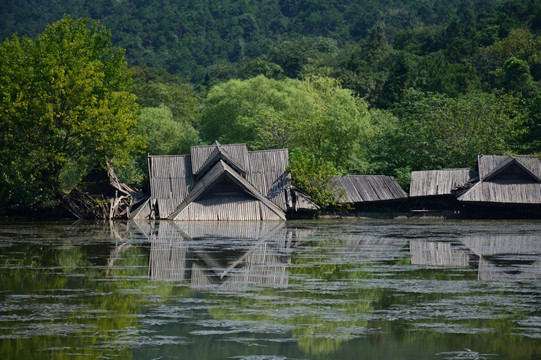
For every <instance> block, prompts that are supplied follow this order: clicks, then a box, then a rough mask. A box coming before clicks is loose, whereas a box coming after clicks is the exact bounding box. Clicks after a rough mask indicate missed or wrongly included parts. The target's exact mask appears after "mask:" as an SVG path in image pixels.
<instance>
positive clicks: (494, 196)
mask: <svg viewBox="0 0 541 360" xmlns="http://www.w3.org/2000/svg"><path fill="white" fill-rule="evenodd" d="M410 198H411V199H412V204H413V207H414V208H417V209H419V208H425V209H426V208H431V207H434V206H436V207H440V208H446V209H456V210H460V211H462V212H464V213H466V212H469V213H470V214H473V215H475V216H477V215H483V214H482V213H488V212H492V211H496V212H502V211H506V212H508V215H517V216H522V215H526V214H527V213H531V214H538V215H541V159H539V158H537V157H530V156H499V155H479V156H478V157H477V165H476V169H475V171H472V170H469V169H446V170H432V171H414V172H412V176H411V185H410Z"/></svg>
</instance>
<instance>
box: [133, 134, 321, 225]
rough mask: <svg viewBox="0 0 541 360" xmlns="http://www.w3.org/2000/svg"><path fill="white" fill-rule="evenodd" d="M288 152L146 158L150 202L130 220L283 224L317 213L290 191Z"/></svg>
mask: <svg viewBox="0 0 541 360" xmlns="http://www.w3.org/2000/svg"><path fill="white" fill-rule="evenodd" d="M288 165H289V156H288V151H287V149H277V150H264V151H248V149H247V147H246V144H234V145H222V144H220V143H218V142H215V143H214V144H213V145H208V146H192V147H191V149H190V154H189V155H178V156H177V155H175V156H153V155H149V157H148V168H149V178H150V192H151V195H150V199H149V200H148V201H147V202H146V203H145V204H144V205H143V206H141V207H140V208H139V209H137V210H135V211H133V212H132V215H131V218H132V219H146V218H156V219H169V220H285V219H286V213H287V212H288V211H289V210H292V209H293V210H295V211H299V210H308V211H310V210H317V209H318V207H317V205H315V204H314V203H312V202H311V201H310V200H309V199H308V198H307V197H306V196H304V195H303V194H301V193H300V192H298V191H296V190H295V189H294V188H293V187H292V185H291V175H290V174H289V173H288V172H287V170H286V168H287V166H288Z"/></svg>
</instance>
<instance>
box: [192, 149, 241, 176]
mask: <svg viewBox="0 0 541 360" xmlns="http://www.w3.org/2000/svg"><path fill="white" fill-rule="evenodd" d="M218 153H220V154H221V155H222V160H224V159H227V161H228V162H229V163H230V165H231V164H235V165H234V166H233V167H238V168H239V169H242V170H243V171H244V172H246V171H247V170H248V168H249V167H250V164H249V163H250V160H249V157H248V148H247V147H246V144H231V145H222V144H220V143H218V142H217V141H216V142H215V143H214V144H213V145H201V146H192V147H191V148H190V158H191V161H192V163H191V171H192V174H193V175H197V174H199V173H200V172H201V170H202V168H203V167H204V166H205V165H207V163H208V162H209V161H212V159H213V156H216V155H217V154H218ZM207 170H208V169H207Z"/></svg>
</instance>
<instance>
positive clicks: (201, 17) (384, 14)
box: [0, 0, 520, 82]
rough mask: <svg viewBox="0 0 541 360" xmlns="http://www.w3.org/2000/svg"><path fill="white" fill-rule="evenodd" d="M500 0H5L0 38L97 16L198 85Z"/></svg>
mask: <svg viewBox="0 0 541 360" xmlns="http://www.w3.org/2000/svg"><path fill="white" fill-rule="evenodd" d="M499 2H500V1H498V0H496V1H491V0H472V1H468V0H462V1H456V0H423V1H417V0H415V1H414V0H386V1H376V0H325V1H323V0H212V1H209V0H198V1H192V0H156V1H143V0H95V1H81V0H53V1H43V0H31V1H14V0H6V1H3V2H2V4H0V12H1V13H2V23H1V26H0V37H1V38H2V39H4V38H5V37H9V36H11V35H12V34H13V33H18V34H19V35H23V34H27V35H29V36H35V35H37V34H38V33H39V32H41V31H43V29H44V28H45V25H47V24H50V23H52V22H54V21H57V20H59V19H60V18H61V17H62V16H63V14H70V15H71V16H72V17H90V18H92V19H95V20H97V19H100V20H101V21H102V23H103V24H104V25H105V26H106V27H107V28H108V29H110V30H111V31H112V34H113V43H114V44H115V45H116V46H119V47H122V48H124V49H126V51H127V59H128V62H129V63H130V64H131V65H145V66H150V67H157V68H163V69H166V70H167V71H169V72H170V73H176V74H181V75H183V76H185V77H187V78H189V79H192V80H194V81H196V82H199V81H202V79H203V78H204V76H205V73H206V71H205V69H206V68H207V67H208V66H210V65H212V64H216V63H220V62H224V61H230V62H234V63H236V62H239V61H243V60H246V59H253V58H256V57H258V56H261V55H265V54H267V53H268V52H269V50H270V49H272V48H273V47H274V46H275V45H276V44H277V43H279V42H281V41H284V40H293V39H301V38H302V37H326V38H329V39H333V40H335V41H336V43H337V44H339V46H342V45H344V44H346V43H348V42H357V41H359V40H362V39H364V38H366V37H367V36H368V34H369V33H370V31H371V29H372V28H373V27H374V26H375V25H377V24H384V27H385V32H386V34H387V36H388V37H389V38H394V37H395V35H397V34H399V33H401V32H403V31H404V30H411V29H415V28H418V27H421V26H430V25H439V24H443V23H445V22H447V21H450V20H452V19H454V18H456V17H459V18H460V17H461V16H464V14H472V15H474V14H491V13H492V12H493V11H494V9H496V6H497V4H498V3H499ZM517 3H520V2H517ZM510 10H511V11H513V10H514V9H510ZM510 15H513V14H510ZM502 20H503V21H502ZM487 21H493V22H495V21H498V22H499V23H500V24H501V25H502V26H501V27H502V28H501V29H498V30H499V31H509V30H510V29H511V28H512V26H513V23H512V22H511V23H509V21H508V19H496V18H493V19H487ZM442 40H443V39H442ZM487 40H490V39H487Z"/></svg>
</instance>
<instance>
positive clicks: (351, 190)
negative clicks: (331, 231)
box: [333, 175, 408, 206]
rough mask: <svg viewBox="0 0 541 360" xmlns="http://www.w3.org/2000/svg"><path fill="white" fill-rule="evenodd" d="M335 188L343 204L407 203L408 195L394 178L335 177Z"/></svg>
mask: <svg viewBox="0 0 541 360" xmlns="http://www.w3.org/2000/svg"><path fill="white" fill-rule="evenodd" d="M333 181H334V182H335V183H334V184H333V187H334V188H335V189H336V196H337V197H338V198H339V199H338V200H339V201H340V202H341V203H348V204H353V205H355V206H362V205H378V204H380V205H381V204H389V203H396V202H400V201H406V200H407V198H408V194H407V193H406V192H405V191H404V190H403V189H402V188H401V187H400V185H399V184H398V183H397V182H396V180H395V178H394V177H392V176H385V175H345V176H335V177H333Z"/></svg>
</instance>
